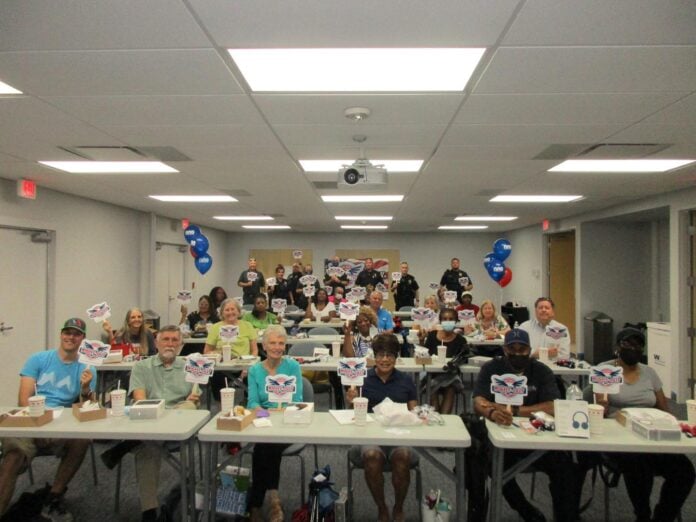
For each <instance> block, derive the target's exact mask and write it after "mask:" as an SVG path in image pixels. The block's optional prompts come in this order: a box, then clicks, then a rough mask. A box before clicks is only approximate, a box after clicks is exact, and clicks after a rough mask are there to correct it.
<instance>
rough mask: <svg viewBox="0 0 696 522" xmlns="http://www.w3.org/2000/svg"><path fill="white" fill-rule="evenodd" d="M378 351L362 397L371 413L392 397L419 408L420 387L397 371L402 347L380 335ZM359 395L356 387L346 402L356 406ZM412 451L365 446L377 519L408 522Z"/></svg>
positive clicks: (375, 346)
mask: <svg viewBox="0 0 696 522" xmlns="http://www.w3.org/2000/svg"><path fill="white" fill-rule="evenodd" d="M372 346H373V349H374V351H375V367H374V368H371V369H370V370H368V371H367V377H365V382H364V384H363V387H362V397H365V398H367V400H368V406H367V407H368V411H370V412H371V411H372V409H373V408H374V407H375V406H377V405H378V404H379V403H381V402H382V401H383V400H384V399H386V398H389V399H391V400H392V401H394V402H398V403H405V404H406V405H407V406H408V409H409V410H412V409H413V408H415V407H416V406H417V405H418V397H417V392H416V385H415V384H414V383H413V379H412V378H411V377H410V376H409V375H408V374H406V373H403V372H401V371H399V370H397V369H396V368H395V365H396V358H397V357H398V356H399V352H400V350H401V347H400V346H399V341H398V339H397V338H396V336H395V335H393V334H379V335H377V336H376V337H375V340H374V342H373V345H372ZM357 396H358V390H357V389H355V388H354V387H352V388H349V389H348V391H346V400H347V401H348V403H349V404H352V402H353V400H354V399H355V398H356V397H357ZM411 459H412V455H411V449H410V448H408V447H403V446H401V447H394V446H363V447H362V461H363V467H364V469H365V481H366V482H367V486H368V488H369V489H370V493H371V494H372V498H373V499H374V501H375V503H376V504H377V512H378V515H377V520H380V521H383V522H387V521H391V520H395V521H404V520H406V515H405V514H404V511H403V506H404V500H405V499H406V494H407V493H408V487H409V482H410V480H411V476H410V464H411ZM387 461H389V464H390V465H391V469H392V485H393V486H394V506H393V509H392V511H391V516H390V513H389V508H388V507H387V502H386V499H385V497H384V475H383V470H384V464H385V463H386V462H387Z"/></svg>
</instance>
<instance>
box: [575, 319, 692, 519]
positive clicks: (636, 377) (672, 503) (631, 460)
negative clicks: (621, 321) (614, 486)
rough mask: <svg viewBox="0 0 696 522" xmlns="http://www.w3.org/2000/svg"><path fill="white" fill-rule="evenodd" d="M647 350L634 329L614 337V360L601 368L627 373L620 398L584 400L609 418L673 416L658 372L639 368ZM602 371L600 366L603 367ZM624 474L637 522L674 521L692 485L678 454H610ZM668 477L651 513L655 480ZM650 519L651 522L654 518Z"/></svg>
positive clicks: (592, 396) (687, 465)
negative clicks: (645, 411)
mask: <svg viewBox="0 0 696 522" xmlns="http://www.w3.org/2000/svg"><path fill="white" fill-rule="evenodd" d="M644 350H645V336H644V335H643V332H641V331H640V330H638V329H636V328H624V329H623V330H621V331H620V332H619V333H618V334H617V335H616V359H614V360H611V361H608V362H606V363H602V364H611V365H615V366H620V367H621V368H623V384H622V385H621V387H620V388H619V393H611V394H604V393H595V394H593V393H592V386H588V387H587V389H585V391H584V395H585V397H584V398H585V400H587V401H588V402H590V403H591V402H592V401H593V399H594V401H595V402H596V404H601V405H602V406H604V412H605V415H606V416H609V417H614V416H615V415H616V413H617V412H618V411H619V410H621V409H622V408H657V409H660V410H662V411H666V412H667V413H670V409H669V403H668V402H667V398H666V397H665V394H664V392H663V391H662V381H661V380H660V377H659V376H658V375H657V372H655V370H654V369H653V368H651V367H650V366H647V365H645V364H643V363H641V362H640V360H641V358H642V357H643V352H644ZM600 366H601V365H600ZM609 458H610V459H611V460H612V461H614V462H616V463H617V465H618V467H619V469H620V470H621V472H622V473H623V477H624V482H625V484H626V491H627V492H628V496H629V498H630V499H631V503H632V504H633V510H634V512H635V515H636V520H641V521H642V520H660V521H667V520H670V521H671V520H675V519H676V518H677V515H679V512H680V511H681V507H682V505H683V504H684V501H685V500H686V498H687V497H688V496H689V492H690V491H691V488H692V486H693V484H694V466H693V464H692V463H691V461H690V460H689V459H688V458H687V457H686V456H685V455H680V454H667V453H660V454H652V453H611V454H609ZM656 476H660V477H664V479H665V481H664V482H663V484H662V489H661V490H660V499H659V501H658V503H657V505H656V506H655V509H654V510H651V509H650V494H651V491H652V486H653V479H654V478H655V477H656ZM651 517H652V518H651Z"/></svg>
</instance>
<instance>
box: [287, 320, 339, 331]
mask: <svg viewBox="0 0 696 522" xmlns="http://www.w3.org/2000/svg"><path fill="white" fill-rule="evenodd" d="M345 324H346V322H345V321H342V320H340V319H339V320H336V319H334V320H333V321H329V322H327V323H325V322H323V321H300V322H299V323H297V326H299V327H300V328H319V327H320V326H328V327H329V328H336V329H340V330H343V326H344V325H345Z"/></svg>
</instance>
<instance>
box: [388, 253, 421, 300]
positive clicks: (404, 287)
mask: <svg viewBox="0 0 696 522" xmlns="http://www.w3.org/2000/svg"><path fill="white" fill-rule="evenodd" d="M391 291H392V293H393V294H394V302H395V303H396V309H397V310H400V309H401V307H403V306H418V283H417V282H416V278H415V277H413V276H412V275H411V274H409V273H408V263H407V262H405V261H404V262H402V263H401V279H399V281H392V283H391Z"/></svg>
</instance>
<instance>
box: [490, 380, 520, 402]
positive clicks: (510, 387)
mask: <svg viewBox="0 0 696 522" xmlns="http://www.w3.org/2000/svg"><path fill="white" fill-rule="evenodd" d="M491 393H492V394H493V395H494V396H495V402H496V404H510V405H512V406H522V404H523V403H524V398H525V397H526V396H527V393H528V389H527V377H525V376H524V375H514V374H512V373H505V374H503V375H492V376H491Z"/></svg>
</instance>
